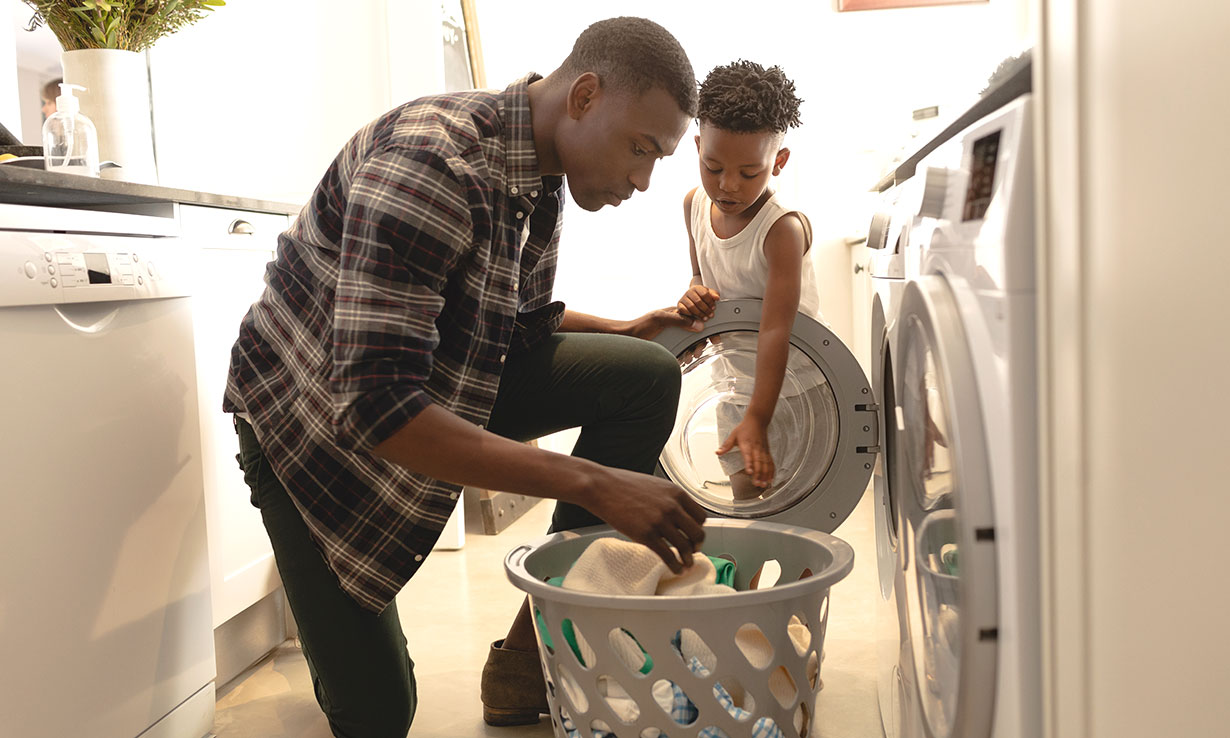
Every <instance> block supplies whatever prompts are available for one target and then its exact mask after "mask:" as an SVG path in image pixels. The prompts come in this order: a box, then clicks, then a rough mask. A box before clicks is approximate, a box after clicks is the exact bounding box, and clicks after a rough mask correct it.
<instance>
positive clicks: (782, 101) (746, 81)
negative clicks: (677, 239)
mask: <svg viewBox="0 0 1230 738" xmlns="http://www.w3.org/2000/svg"><path fill="white" fill-rule="evenodd" d="M800 102H801V100H799V98H798V97H797V96H796V95H795V91H794V83H793V82H791V81H790V80H789V79H787V78H786V75H785V74H784V73H783V72H782V70H781V68H779V67H770V68H768V69H765V68H764V67H762V66H760V65H759V64H756V63H754V62H750V61H745V60H740V61H737V62H734V63H733V64H729V65H726V66H721V67H717V68H715V69H714V70H713V71H711V72H710V73H709V76H707V77H706V78H705V81H704V82H703V83H702V84H701V87H700V99H699V103H698V112H697V121H698V123H699V134H698V135H697V136H696V149H697V151H698V152H699V154H700V179H701V187H698V188H696V189H693V190H692V191H691V192H689V193H688V194H687V196H686V197H685V198H684V200H683V213H684V220H685V222H686V223H687V228H688V241H689V249H690V251H691V255H692V283H691V287H689V288H688V291H687V292H686V293H685V294H684V295H683V297H681V298H680V299H679V304H678V308H679V312H680V313H682V314H685V315H688V316H691V317H694V318H697V319H700V320H708V319H709V318H711V317H713V315H714V306H715V305H716V304H717V301H718V299H719V298H722V299H737V298H758V299H763V300H764V306H763V311H762V313H761V319H760V331H759V338H758V339H752V340H753V341H754V342H755V345H748V346H747V349H748V350H749V352H750V351H754V352H755V356H756V360H755V368H754V384H753V389H752V392H751V399H750V401H748V400H746V398H744V399H743V402H744V403H746V404H745V405H744V404H740V403H738V402H735V403H731V402H724V403H723V404H722V405H721V406H720V407H719V410H718V430H719V436H721V435H725V440H724V441H722V443H721V445H720V446H719V447H718V449H717V453H718V455H719V457H721V459H720V461H721V464H722V468H723V471H725V472H726V473H727V474H728V475H729V476H730V482H731V493H732V496H733V497H734V499H735V500H749V499H754V498H756V497H758V496H760V495H762V494H765V493H768V492H770V490H768V487H769V486H770V485H771V484H772V483H773V481H774V477H775V476H776V473H777V470H776V468H775V465H774V462H773V454H772V452H771V450H770V442H769V436H770V425H769V422H770V420H772V418H773V411H774V408H775V407H776V405H777V400H778V396H779V395H780V394H781V392H782V384H783V378H784V376H785V373H786V369H787V358H788V355H789V349H790V331H791V327H792V326H793V325H794V320H795V315H796V314H797V313H798V312H803V313H805V314H807V315H809V316H812V317H815V318H817V319H819V316H820V313H819V298H818V296H817V292H816V280H815V275H814V273H813V270H812V266H811V259H810V258H809V257H808V256H807V250H808V248H809V246H810V245H811V226H810V224H809V223H808V221H807V218H806V217H805V216H804V215H803V214H802V213H799V212H796V211H793V210H790V209H789V208H787V207H785V206H784V205H783V204H782V203H781V202H780V201H779V199H778V197H777V195H776V193H774V191H773V190H772V189H770V187H769V183H770V178H771V177H774V176H776V175H778V174H780V173H781V171H782V168H783V167H785V166H786V162H787V161H788V160H789V159H790V149H787V148H784V147H782V140H783V138H784V136H785V133H786V129H787V128H793V127H795V126H798V125H799V103H800ZM735 335H737V334H735ZM726 343H727V344H729V343H730V341H729V340H727V341H726ZM726 348H727V350H728V351H729V350H730V349H731V348H734V347H732V346H726ZM730 368H732V369H733V370H734V371H735V372H736V373H738V372H739V369H738V367H737V366H732V367H730ZM749 371H750V367H749V368H748V369H744V370H743V372H744V373H747V372H749ZM732 426H733V428H732ZM728 428H731V430H729V432H727V429H728ZM773 435H774V436H775V438H778V440H779V441H780V438H781V437H784V434H782V433H778V432H775V433H773Z"/></svg>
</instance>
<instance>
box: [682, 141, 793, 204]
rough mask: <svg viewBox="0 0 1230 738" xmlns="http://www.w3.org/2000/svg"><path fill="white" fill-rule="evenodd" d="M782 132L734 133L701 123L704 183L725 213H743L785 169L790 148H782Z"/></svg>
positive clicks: (698, 151) (698, 146)
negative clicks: (773, 177) (783, 168)
mask: <svg viewBox="0 0 1230 738" xmlns="http://www.w3.org/2000/svg"><path fill="white" fill-rule="evenodd" d="M780 141H781V136H780V134H776V133H772V132H761V133H733V132H731V131H725V130H722V129H720V128H714V127H713V126H711V125H706V124H703V123H702V124H701V126H700V133H699V134H697V136H696V151H697V153H699V154H700V182H701V185H702V186H703V187H704V188H705V194H707V195H709V199H710V200H712V201H713V204H714V205H715V206H716V207H717V209H718V210H720V211H721V212H722V213H723V214H725V215H729V216H735V215H739V214H741V213H743V212H744V211H746V210H747V209H748V208H750V207H751V206H752V205H754V204H755V203H756V201H757V200H759V199H760V196H761V195H763V194H764V192H765V190H766V189H768V187H769V178H770V177H772V176H774V175H776V174H778V173H779V172H781V170H782V167H784V166H786V160H787V159H789V158H790V149H779V148H778V144H779V143H780Z"/></svg>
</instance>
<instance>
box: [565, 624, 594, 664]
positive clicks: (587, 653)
mask: <svg viewBox="0 0 1230 738" xmlns="http://www.w3.org/2000/svg"><path fill="white" fill-rule="evenodd" d="M560 633H561V635H563V636H564V642H565V643H567V644H568V650H570V651H572V655H573V656H575V657H576V659H577V665H578V666H580V667H581V668H582V669H592V668H593V666H594V649H593V647H591V646H590V645H589V641H587V640H585V635H584V634H583V633H582V632H581V628H580V627H579V626H578V625H577V624H576V623H574V622H572V620H571V619H567V618H566V619H565V620H564V621H563V622H561V623H560Z"/></svg>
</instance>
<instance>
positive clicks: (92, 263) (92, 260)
mask: <svg viewBox="0 0 1230 738" xmlns="http://www.w3.org/2000/svg"><path fill="white" fill-rule="evenodd" d="M85 270H86V275H87V276H88V278H89V280H90V284H111V265H110V264H108V263H107V255H106V254H102V253H96V252H89V251H87V252H86V253H85Z"/></svg>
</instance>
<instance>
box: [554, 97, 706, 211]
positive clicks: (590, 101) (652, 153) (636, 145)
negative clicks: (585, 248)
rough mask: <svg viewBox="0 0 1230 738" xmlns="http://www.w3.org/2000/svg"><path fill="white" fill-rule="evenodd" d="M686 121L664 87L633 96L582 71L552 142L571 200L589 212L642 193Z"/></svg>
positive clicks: (673, 144)
mask: <svg viewBox="0 0 1230 738" xmlns="http://www.w3.org/2000/svg"><path fill="white" fill-rule="evenodd" d="M688 123H689V118H688V116H687V114H686V113H684V112H683V111H682V110H680V109H679V105H678V104H677V103H676V102H675V99H674V98H673V97H671V96H670V95H669V94H668V93H667V92H666V91H665V90H662V89H658V88H654V89H651V90H648V91H646V92H644V93H642V94H640V95H636V94H633V93H628V92H622V91H616V90H611V89H610V88H606V87H602V86H601V85H600V84H599V83H598V78H597V77H596V76H595V75H592V74H583V75H581V76H580V77H578V78H577V80H576V81H575V82H574V83H573V85H572V88H571V89H570V91H569V98H568V117H567V118H566V119H565V121H564V125H562V126H561V128H560V131H559V135H558V137H557V141H556V150H557V152H558V153H559V157H560V162H561V163H562V164H563V168H564V175H565V178H566V180H567V182H568V191H569V192H570V193H571V194H572V199H573V200H574V201H576V203H577V204H578V205H580V206H581V207H582V208H585V209H586V210H590V211H593V210H600V209H601V208H602V206H604V205H615V206H618V205H619V203H620V202H622V201H624V200H627V199H628V198H629V197H631V196H632V193H633V192H634V191H636V190H639V191H641V192H644V191H645V190H646V189H648V188H649V178H650V175H652V174H653V166H654V164H655V163H657V161H658V159H661V158H663V157H666V156H670V155H671V154H673V153H674V152H675V147H676V146H678V144H679V139H681V138H683V133H684V131H686V130H687V127H688Z"/></svg>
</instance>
